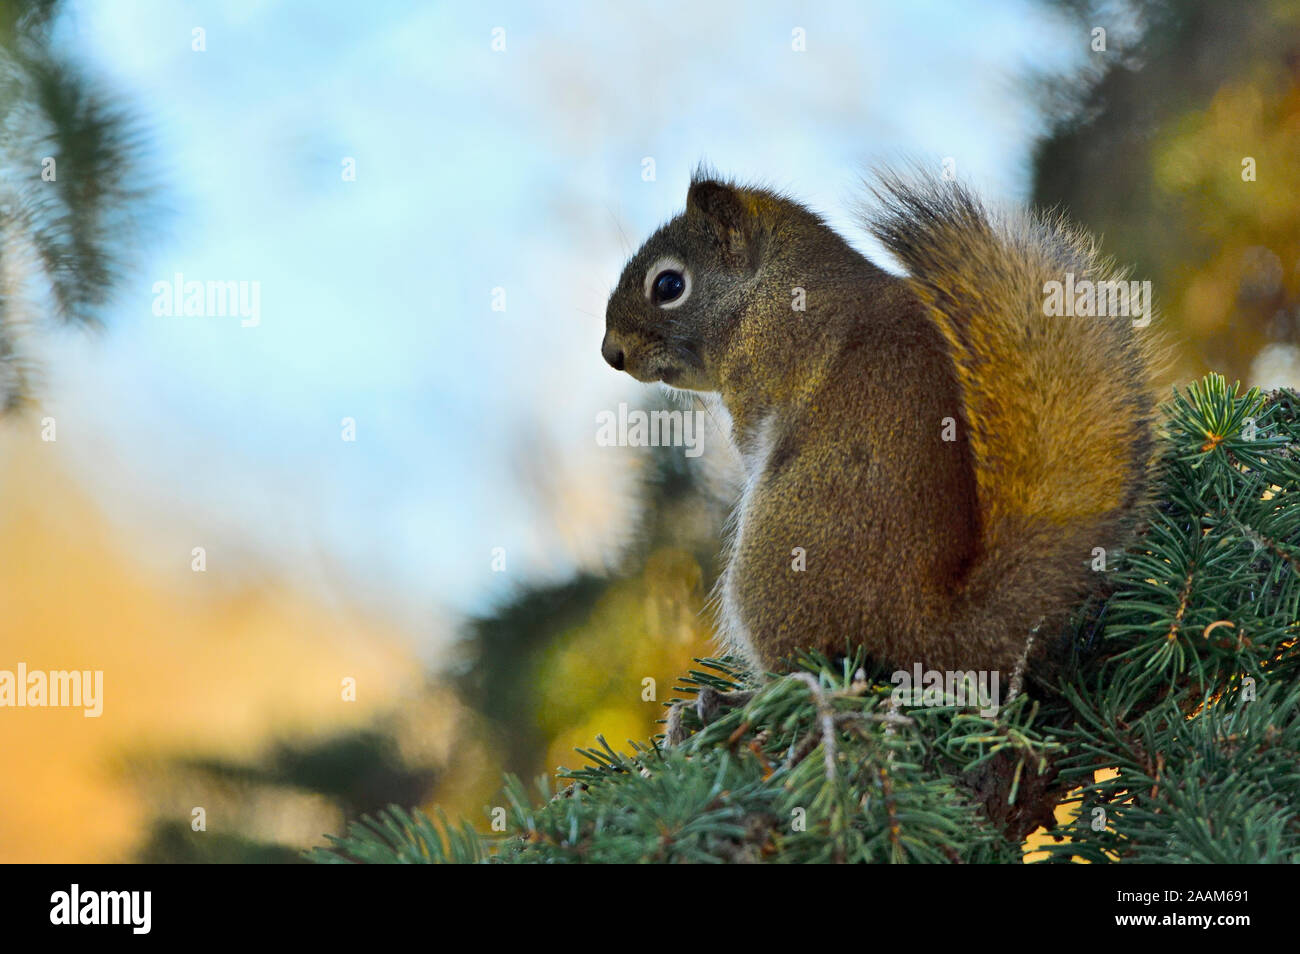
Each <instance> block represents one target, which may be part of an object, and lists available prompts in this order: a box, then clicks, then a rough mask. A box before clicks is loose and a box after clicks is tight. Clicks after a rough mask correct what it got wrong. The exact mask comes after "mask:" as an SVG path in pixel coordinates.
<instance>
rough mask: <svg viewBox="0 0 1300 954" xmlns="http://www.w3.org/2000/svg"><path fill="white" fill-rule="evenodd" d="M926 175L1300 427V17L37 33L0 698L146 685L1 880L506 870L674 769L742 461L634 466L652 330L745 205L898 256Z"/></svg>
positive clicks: (129, 0) (658, 402)
mask: <svg viewBox="0 0 1300 954" xmlns="http://www.w3.org/2000/svg"><path fill="white" fill-rule="evenodd" d="M1099 31H1104V32H1099ZM907 158H917V159H919V160H920V161H922V162H926V163H934V164H935V165H936V166H937V165H938V164H939V163H942V162H944V161H950V162H951V163H953V164H955V168H956V171H957V173H958V174H959V175H960V176H961V177H962V178H964V179H966V180H967V181H969V182H970V183H972V184H973V185H974V186H976V187H977V188H978V189H980V190H982V191H983V192H985V193H986V194H987V195H989V196H990V198H992V199H993V200H995V201H997V202H1026V201H1028V202H1032V203H1035V204H1037V205H1039V206H1043V207H1059V208H1060V209H1061V210H1063V211H1064V212H1066V213H1067V214H1068V215H1069V216H1070V217H1071V218H1073V219H1075V220H1077V221H1079V222H1081V223H1082V224H1084V225H1086V226H1088V227H1090V228H1091V229H1093V230H1094V231H1096V232H1097V233H1098V234H1099V236H1100V239H1101V243H1102V246H1103V248H1104V250H1105V251H1106V252H1107V253H1109V254H1110V255H1112V256H1114V257H1115V258H1116V259H1118V260H1120V261H1122V262H1125V263H1131V264H1132V265H1133V268H1134V277H1136V278H1141V279H1150V280H1151V281H1152V283H1153V289H1154V295H1155V299H1156V302H1157V304H1158V306H1159V307H1160V308H1161V309H1162V310H1163V315H1164V317H1163V319H1162V321H1163V327H1164V330H1165V333H1166V335H1167V337H1168V338H1169V340H1170V341H1171V342H1172V343H1173V345H1174V349H1175V360H1174V366H1173V367H1172V368H1171V373H1170V383H1171V384H1172V383H1174V382H1183V381H1186V380H1188V379H1190V378H1192V377H1194V376H1197V375H1200V374H1202V373H1204V372H1205V371H1208V370H1218V371H1222V372H1224V373H1225V374H1227V375H1228V377H1229V379H1230V380H1231V379H1233V378H1239V379H1241V380H1242V381H1244V382H1246V383H1250V384H1259V385H1263V386H1270V387H1271V386H1279V385H1288V386H1297V385H1298V384H1300V348H1298V347H1297V345H1298V344H1300V2H1297V0H1290V2H1280V0H1259V2H1252V3H1248V4H1240V3H1232V2H1227V0H1221V2H1206V0H1181V2H1176V3H1157V2H1142V0H1134V2H1125V3H1094V2H1089V0H1078V2H1068V0H1008V2H1005V3H1000V4H993V3H990V4H978V5H976V4H969V3H961V2H958V0H952V2H947V3H940V2H929V3H915V4H894V3H884V2H880V3H876V2H871V3H863V2H860V0H858V2H844V3H835V2H827V3H801V2H744V3H742V2H718V3H710V4H707V5H700V4H693V3H685V2H682V3H677V2H660V0H657V2H653V3H650V2H631V3H624V4H617V5H613V4H599V3H594V2H592V3H575V4H566V5H564V7H563V9H559V10H557V9H546V10H542V9H540V8H539V7H538V6H537V5H532V4H526V3H472V4H471V3H437V4H433V3H424V2H409V3H403V2H372V3H368V4H362V5H357V4H345V3H324V2H322V3H306V2H285V3H269V2H267V3H259V2H251V0H250V2H220V3H218V2H215V0H213V2H198V3H179V4H178V3H174V2H168V0H122V2H114V3H111V4H109V3H91V2H75V0H67V2H56V0H0V403H3V405H4V407H5V409H6V412H5V414H4V415H3V417H0V669H7V670H14V669H16V667H17V665H18V664H19V663H20V662H21V663H24V664H25V665H26V667H27V668H28V670H36V669H43V670H58V669H78V670H102V671H103V673H104V700H103V714H102V716H101V717H99V718H97V719H88V718H84V717H83V715H82V712H81V711H80V710H79V709H56V708H46V709H38V708H22V709H13V708H4V709H0V861H6V862H17V861H24V862H26V861H41V862H49V861H82V862H85V861H130V860H143V861H175V862H187V861H295V860H297V858H298V853H299V852H300V851H301V850H302V849H303V848H305V847H308V846H310V845H313V844H318V843H320V841H321V839H322V836H323V835H324V834H325V833H327V832H339V831H341V830H342V828H343V826H344V824H345V822H346V821H347V820H348V819H350V818H355V817H357V816H358V815H359V814H361V813H364V812H372V811H374V810H376V809H378V808H380V807H383V806H384V805H386V804H388V803H390V802H397V803H399V804H403V805H415V804H423V805H426V806H430V805H435V804H436V805H441V806H443V807H445V808H446V809H447V810H448V812H449V813H451V814H453V815H463V816H465V817H468V818H470V819H471V820H473V821H474V822H475V823H476V824H480V825H481V826H483V827H485V828H486V823H487V816H486V810H487V809H488V808H489V807H490V806H492V805H493V804H495V803H496V802H497V800H498V796H497V792H498V788H499V784H500V779H501V773H502V772H504V771H510V772H515V773H519V774H521V775H523V776H524V777H526V778H532V777H536V776H538V775H540V774H543V773H547V772H551V771H553V770H554V769H555V768H556V766H558V765H562V764H563V765H568V766H570V767H577V766H579V765H580V764H582V761H583V760H582V759H581V757H580V756H577V755H575V754H574V753H573V749H574V748H575V747H583V746H590V745H592V744H593V743H594V739H595V737H596V736H597V735H598V734H600V735H604V736H605V737H606V738H608V740H609V742H610V744H612V745H614V746H615V747H626V745H627V740H638V741H644V740H645V739H646V738H648V737H649V736H650V735H651V734H652V733H654V732H655V731H656V725H655V721H656V720H657V719H658V718H660V716H661V713H662V706H663V702H664V701H665V700H666V699H667V698H669V696H670V695H671V694H672V686H673V684H674V679H675V678H676V677H677V676H679V675H680V674H682V673H683V672H684V671H685V670H686V669H687V668H689V666H690V664H691V659H692V657H694V656H699V655H705V654H708V653H709V652H710V651H711V648H712V647H711V643H710V634H711V629H710V622H709V616H708V613H707V612H706V611H705V602H706V599H707V594H708V592H709V589H710V587H711V586H712V583H713V580H714V578H715V575H716V573H717V569H718V564H717V556H718V540H719V533H720V528H721V523H722V520H723V518H724V516H725V513H726V505H727V502H728V499H729V496H728V495H729V492H730V489H729V488H730V483H729V481H730V474H731V469H732V468H733V466H734V461H732V459H731V456H730V453H729V451H728V449H727V447H726V444H725V442H724V441H723V439H722V437H721V435H720V434H718V433H717V431H716V430H712V431H709V432H707V433H706V435H705V441H704V453H703V455H702V456H700V457H699V458H698V459H691V458H687V457H686V456H685V454H684V449H683V448H640V447H602V446H599V445H598V443H597V441H596V438H595V435H596V418H597V415H598V414H599V413H600V412H602V411H606V410H613V409H616V408H617V407H618V405H619V403H620V402H626V403H627V404H628V405H629V406H630V407H632V408H653V407H661V406H665V405H664V402H665V397H664V396H663V395H662V394H660V393H659V392H658V391H656V390H655V389H654V388H648V387H645V386H641V385H638V384H636V383H635V382H633V381H631V380H630V379H628V378H626V377H625V376H623V375H619V374H616V373H614V372H613V371H611V370H610V369H609V368H608V367H606V366H605V364H604V362H603V361H602V360H601V358H600V355H599V343H600V338H601V334H602V331H603V312H604V304H605V300H606V297H607V295H608V293H609V291H610V289H611V288H612V286H613V283H614V282H615V281H616V279H617V277H618V273H619V271H620V268H621V265H622V262H623V260H624V258H625V257H626V256H627V254H628V253H630V252H631V251H632V250H633V249H634V248H635V246H636V245H637V244H639V242H640V241H641V240H642V239H643V238H644V237H646V236H647V235H648V234H649V232H650V231H651V230H652V229H653V228H654V227H655V226H656V225H658V224H659V223H660V222H662V221H663V220H665V219H667V218H669V217H670V216H672V215H673V214H675V213H676V212H677V211H679V210H680V209H681V207H682V205H683V202H684V199H685V194H686V186H687V183H688V180H689V175H690V172H691V170H692V168H693V167H694V166H695V164H696V163H697V162H699V161H701V160H707V161H708V162H710V163H711V164H713V165H714V166H715V167H716V168H718V169H719V170H721V171H723V172H725V173H727V174H730V175H734V176H736V177H738V178H741V179H750V180H756V181H761V182H763V183H765V184H769V185H774V186H777V187H780V188H783V189H786V190H788V191H789V192H791V193H792V194H793V195H795V196H797V197H800V198H802V199H803V200H805V201H806V202H808V203H809V204H811V205H813V206H814V207H816V208H817V209H819V210H820V211H822V212H824V213H826V214H827V216H828V218H829V219H830V221H831V222H832V223H833V224H835V225H836V226H837V227H840V228H842V229H843V230H844V231H846V233H847V234H849V235H850V236H851V237H852V238H853V240H854V241H855V242H856V243H857V244H858V245H859V247H861V248H862V249H863V250H864V251H866V252H867V253H868V254H872V253H873V248H872V246H871V245H870V244H869V243H867V242H865V241H864V240H863V239H862V238H861V236H859V235H858V234H857V233H856V232H854V231H853V229H852V224H851V217H850V215H849V211H850V210H851V209H852V207H853V204H854V203H855V202H856V201H857V200H858V198H859V197H860V195H861V177H862V175H863V173H864V172H865V171H866V170H867V169H868V168H869V167H870V165H871V164H872V163H875V162H881V161H889V160H899V159H907ZM50 160H53V161H52V162H51V161H50ZM178 275H180V276H183V279H180V278H177V276H178ZM191 281H199V282H204V283H206V282H222V283H228V282H229V283H244V284H243V286H242V287H243V288H244V289H245V290H246V292H248V293H249V294H250V296H251V293H252V290H253V289H254V288H255V289H256V294H257V296H258V297H257V299H256V301H257V306H258V307H257V309H256V314H255V316H254V314H253V312H252V311H248V312H246V313H245V315H244V317H243V319H242V320H241V317H240V316H238V315H231V314H226V315H224V316H223V315H219V314H198V315H196V314H190V315H184V314H180V315H177V314H168V313H167V311H168V309H167V308H166V307H164V306H163V305H160V302H161V301H162V300H163V299H171V298H172V294H171V291H170V290H168V289H171V288H172V287H173V283H176V284H181V285H182V286H183V283H184V282H191ZM159 283H162V284H161V285H160V284H159ZM160 288H162V289H163V291H162V292H160V291H159V289H160ZM178 294H180V293H179V292H178ZM246 301H248V299H246ZM182 311H184V309H182ZM160 312H162V313H160ZM254 317H255V319H256V320H254ZM197 808H202V809H203V813H202V815H203V819H204V825H203V829H202V830H195V828H196V824H195V823H194V818H195V817H196V816H195V809H197Z"/></svg>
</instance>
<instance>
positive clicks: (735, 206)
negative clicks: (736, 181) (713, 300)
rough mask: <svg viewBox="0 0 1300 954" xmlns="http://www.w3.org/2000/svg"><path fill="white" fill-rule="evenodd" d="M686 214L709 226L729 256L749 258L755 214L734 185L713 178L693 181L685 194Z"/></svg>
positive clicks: (737, 259) (742, 260)
mask: <svg viewBox="0 0 1300 954" xmlns="http://www.w3.org/2000/svg"><path fill="white" fill-rule="evenodd" d="M686 215H687V217H688V218H695V219H698V220H699V221H701V222H703V223H704V224H705V225H707V226H708V227H709V229H710V230H711V231H712V232H713V235H714V237H715V238H716V239H717V241H718V244H719V245H720V246H721V247H722V251H723V253H724V254H725V255H726V256H727V257H728V258H733V259H735V260H736V261H737V262H738V263H740V262H748V261H749V259H750V253H751V248H750V245H751V241H752V238H753V233H754V228H753V226H754V221H753V215H752V214H751V213H750V212H749V210H748V209H747V208H746V204H745V201H744V200H743V199H742V198H741V196H740V193H739V192H738V191H737V190H736V189H735V188H733V187H732V186H729V185H727V184H726V183H723V182H716V181H714V180H712V179H703V180H696V181H695V182H692V183H691V188H690V191H689V192H687V193H686Z"/></svg>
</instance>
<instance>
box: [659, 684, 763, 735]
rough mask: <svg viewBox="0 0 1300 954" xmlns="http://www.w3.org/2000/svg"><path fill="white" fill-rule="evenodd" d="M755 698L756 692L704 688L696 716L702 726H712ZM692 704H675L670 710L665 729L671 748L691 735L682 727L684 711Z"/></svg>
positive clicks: (697, 699)
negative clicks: (720, 690) (721, 690)
mask: <svg viewBox="0 0 1300 954" xmlns="http://www.w3.org/2000/svg"><path fill="white" fill-rule="evenodd" d="M752 698H754V690H752V689H743V690H737V691H735V692H718V690H716V689H711V688H709V687H708V686H705V687H704V688H702V689H701V690H700V691H699V693H698V694H697V695H696V696H695V702H694V703H693V705H694V706H695V714H696V715H698V716H699V718H700V724H701V725H710V724H711V723H714V722H716V721H718V719H720V718H722V717H723V716H724V715H726V714H727V713H728V712H729V711H730V710H732V709H735V708H737V707H739V706H743V705H745V704H746V703H747V702H749V700H750V699H752ZM690 705H692V703H690V702H687V701H680V702H674V703H673V704H672V705H671V706H670V707H669V709H668V720H667V724H666V725H665V727H664V742H665V744H667V745H669V746H674V745H680V744H681V743H682V742H684V741H685V740H686V737H687V736H688V735H689V734H690V733H689V732H687V731H686V728H685V727H684V726H683V725H682V710H683V709H685V708H686V707H687V706H690Z"/></svg>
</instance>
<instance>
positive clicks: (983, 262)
mask: <svg viewBox="0 0 1300 954" xmlns="http://www.w3.org/2000/svg"><path fill="white" fill-rule="evenodd" d="M878 197H879V199H880V200H881V209H880V211H879V212H878V213H877V214H876V215H875V216H873V217H872V218H871V219H870V221H869V223H868V225H869V228H870V229H871V230H872V231H873V232H874V234H875V235H876V236H877V237H878V238H879V239H880V240H881V241H882V242H883V243H884V244H885V245H886V246H887V247H888V248H889V249H890V250H891V251H892V252H893V253H894V254H895V255H896V256H897V257H898V258H899V260H900V262H901V263H902V264H903V265H904V267H905V268H906V269H907V271H908V276H907V277H905V278H898V277H895V276H893V275H890V274H888V273H886V272H884V271H883V270H881V269H879V268H877V267H876V266H875V265H873V264H872V263H871V262H870V261H868V260H867V259H866V258H864V257H863V256H861V255H860V254H858V253H857V252H856V251H854V250H853V249H852V248H851V247H849V246H848V245H847V243H845V242H844V241H843V240H842V239H841V238H840V237H839V236H838V235H837V234H836V233H835V232H834V231H833V230H831V229H830V228H829V227H828V226H827V225H826V224H825V223H824V222H822V220H821V219H820V218H818V217H817V216H816V215H814V214H813V213H811V212H809V211H808V210H807V209H805V208H803V207H802V206H800V205H798V204H797V203H794V202H792V201H790V200H788V199H786V198H784V197H782V196H779V195H776V194H774V193H771V192H768V191H766V190H761V189H746V188H740V187H736V186H733V185H730V184H727V183H722V182H718V181H716V180H714V179H712V178H707V177H704V178H697V180H696V181H695V182H693V183H692V187H691V191H690V194H689V195H688V198H687V209H686V212H685V213H683V214H682V215H681V216H678V217H677V218H676V219H674V220H672V221H671V222H669V223H668V224H667V225H665V226H664V227H663V228H662V229H660V230H659V232H657V233H656V234H655V235H654V236H653V237H652V238H651V239H650V240H649V241H648V242H647V243H646V245H645V246H643V248H642V249H641V250H640V251H639V252H638V253H637V254H636V255H635V256H633V258H632V260H631V261H630V262H629V263H628V266H627V267H626V269H625V270H624V274H623V278H622V280H621V281H620V283H619V287H618V288H617V289H616V290H615V292H614V294H613V295H612V296H611V299H610V304H609V309H608V311H607V333H606V340H605V342H604V345H603V350H604V353H605V355H606V357H607V359H609V360H611V362H615V361H617V366H622V365H623V363H624V362H625V363H626V370H627V371H628V372H629V373H631V374H633V375H634V376H636V377H638V378H639V379H641V380H655V379H659V380H665V381H667V382H668V383H670V384H675V385H677V386H680V387H686V388H691V389H695V390H714V391H718V392H719V393H720V394H721V397H722V401H723V403H724V404H725V406H726V407H727V409H728V410H729V411H730V413H731V416H732V420H733V428H734V430H733V436H734V438H735V441H736V444H737V446H738V447H739V449H740V451H741V453H742V455H744V456H745V459H746V468H747V481H746V487H745V491H744V493H743V495H742V499H741V501H740V503H739V505H738V507H737V512H736V527H735V530H734V533H733V536H732V540H731V544H730V547H729V560H728V566H727V569H726V573H725V575H724V578H723V580H722V583H721V590H720V605H721V610H722V623H723V627H724V634H723V635H724V637H725V638H726V639H727V640H728V642H729V643H730V644H731V645H732V647H733V648H735V649H736V650H738V651H739V652H741V653H742V654H744V655H746V656H748V657H749V658H750V659H751V661H752V662H753V663H754V664H755V665H756V666H762V667H764V668H767V669H781V668H784V667H785V666H786V665H787V664H788V660H789V658H790V656H791V655H792V654H793V653H795V652H796V651H797V650H800V649H817V650H821V651H823V652H827V653H839V652H844V651H845V650H846V649H849V648H852V647H857V646H861V647H864V648H865V649H866V650H867V651H868V652H869V653H871V654H872V655H873V656H875V657H876V658H878V659H881V660H883V661H887V662H889V663H891V664H894V665H896V666H900V667H910V666H911V665H912V664H914V663H918V662H919V663H921V664H922V665H923V667H925V668H933V669H940V670H972V669H976V670H1000V671H1003V672H1005V673H1010V671H1011V670H1012V669H1013V668H1014V667H1015V665H1016V661H1017V659H1018V658H1019V657H1020V655H1021V653H1022V652H1023V650H1024V648H1025V643H1026V639H1027V637H1028V635H1029V633H1030V631H1031V630H1033V629H1034V627H1035V626H1037V625H1039V624H1040V622H1041V624H1042V626H1043V627H1045V628H1047V629H1045V631H1051V630H1050V628H1059V626H1060V625H1061V624H1062V622H1063V621H1064V619H1065V617H1066V616H1067V614H1068V613H1069V611H1070V609H1071V608H1072V607H1073V606H1074V605H1075V604H1076V603H1077V602H1078V601H1079V600H1081V599H1082V597H1083V596H1084V595H1085V594H1086V593H1087V592H1088V590H1089V588H1090V587H1091V586H1093V585H1094V584H1095V581H1096V579H1097V577H1096V574H1094V573H1093V572H1092V571H1091V569H1090V568H1089V561H1090V560H1091V558H1092V554H1093V548H1094V547H1104V548H1105V549H1106V551H1107V554H1108V557H1110V558H1113V556H1114V555H1115V553H1116V551H1117V548H1118V547H1119V546H1121V545H1122V543H1123V541H1124V537H1125V534H1126V533H1127V532H1129V530H1130V529H1131V524H1132V522H1133V517H1134V513H1135V510H1136V509H1137V507H1138V506H1139V505H1140V503H1141V502H1142V500H1143V499H1144V495H1145V491H1146V487H1147V484H1148V472H1149V467H1150V460H1151V456H1152V447H1153V442H1152V436H1151V420H1152V415H1153V407H1154V400H1153V396H1152V395H1153V390H1152V387H1151V383H1150V382H1151V372H1150V361H1149V359H1148V356H1147V353H1146V351H1145V350H1144V347H1143V346H1142V344H1141V342H1140V340H1139V338H1138V333H1137V332H1135V331H1134V329H1133V328H1132V327H1131V323H1130V321H1129V320H1128V319H1127V318H1113V319H1107V318H1073V317H1070V318H1066V317H1047V316H1045V315H1044V314H1043V300H1044V294H1043V286H1044V283H1045V282H1046V281H1049V280H1057V281H1060V280H1063V279H1064V274H1065V272H1067V271H1072V272H1074V274H1075V276H1076V279H1082V278H1084V277H1087V278H1091V279H1094V280H1096V279H1097V278H1103V277H1113V276H1111V274H1110V273H1109V272H1108V271H1107V269H1106V267H1105V266H1104V265H1103V264H1101V263H1099V262H1098V261H1097V257H1096V254H1095V251H1094V250H1093V248H1092V246H1091V243H1089V242H1088V241H1087V240H1086V238H1084V237H1083V236H1082V235H1080V234H1078V233H1075V232H1072V231H1070V230H1068V229H1066V228H1064V227H1063V226H1061V225H1059V224H1057V223H1053V222H1048V221H1045V220H1041V219H1032V218H1024V219H1018V220H1007V221H999V220H996V219H994V218H993V217H991V216H990V215H989V214H988V213H986V212H985V210H984V209H983V208H982V207H981V206H980V204H979V203H978V201H977V200H975V199H974V198H973V197H972V196H970V195H969V194H968V193H967V192H965V191H963V190H962V189H961V188H960V187H958V186H956V185H952V184H948V183H938V182H933V181H926V182H922V183H921V184H920V185H919V186H909V185H907V184H905V183H903V182H902V181H901V180H900V179H898V178H897V177H894V176H886V177H885V178H884V179H883V180H882V185H881V187H880V189H879V191H878ZM666 255H671V256H673V257H675V258H677V259H679V260H680V261H682V262H683V263H685V265H686V266H687V268H688V269H689V270H690V272H691V276H692V290H691V292H690V294H689V296H687V297H686V299H685V300H684V302H682V303H681V304H680V305H679V307H676V308H672V309H668V310H666V309H663V308H661V307H656V305H655V304H654V303H652V302H650V301H647V300H646V296H645V294H644V287H645V279H646V277H647V276H646V272H647V270H648V269H649V268H651V267H652V266H653V264H654V263H655V262H656V261H658V260H660V259H662V258H663V257H664V256H666ZM796 287H797V288H802V289H804V291H805V293H806V303H807V304H806V311H796V310H793V309H792V307H791V302H792V298H793V296H794V294H795V292H794V289H795V288H796ZM945 418H951V419H954V420H955V421H956V422H957V424H956V435H957V439H956V440H952V441H945V440H943V439H942V433H943V430H944V419H945ZM795 548H802V549H803V550H804V552H805V554H806V566H807V568H806V570H805V571H804V572H798V571H795V570H794V569H792V560H793V559H794V558H793V556H792V551H793V550H794V549H795Z"/></svg>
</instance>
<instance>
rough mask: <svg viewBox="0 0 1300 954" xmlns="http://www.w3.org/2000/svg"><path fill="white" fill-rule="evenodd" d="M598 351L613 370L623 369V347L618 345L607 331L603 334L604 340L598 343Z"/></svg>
mask: <svg viewBox="0 0 1300 954" xmlns="http://www.w3.org/2000/svg"><path fill="white" fill-rule="evenodd" d="M600 353H601V355H602V356H603V357H604V359H605V361H606V362H607V363H608V364H609V366H610V367H611V368H613V369H614V370H615V371H622V370H623V365H624V358H623V349H622V348H620V347H619V346H618V343H617V342H615V341H614V339H613V337H611V336H610V335H609V334H608V333H606V334H605V340H604V341H602V342H601V343H600Z"/></svg>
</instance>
